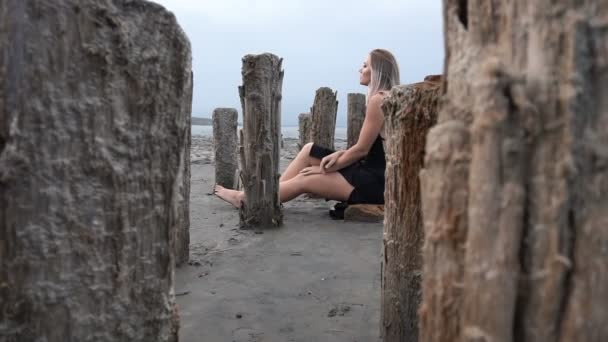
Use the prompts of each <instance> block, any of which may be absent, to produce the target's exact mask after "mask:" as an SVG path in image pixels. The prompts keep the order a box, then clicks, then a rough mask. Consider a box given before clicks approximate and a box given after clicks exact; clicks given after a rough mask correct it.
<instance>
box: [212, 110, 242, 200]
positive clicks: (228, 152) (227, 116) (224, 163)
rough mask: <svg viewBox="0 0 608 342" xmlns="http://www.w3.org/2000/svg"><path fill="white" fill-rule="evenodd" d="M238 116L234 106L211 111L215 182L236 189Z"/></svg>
mask: <svg viewBox="0 0 608 342" xmlns="http://www.w3.org/2000/svg"><path fill="white" fill-rule="evenodd" d="M238 116H239V115H238V113H237V111H236V109H234V108H216V109H215V110H214V111H213V146H214V149H215V183H216V184H219V185H221V186H223V187H225V188H228V189H236V188H235V187H236V183H237V182H236V177H237V174H236V172H237V169H238V152H237V149H238V148H237V145H238V136H237V132H236V128H237V124H238Z"/></svg>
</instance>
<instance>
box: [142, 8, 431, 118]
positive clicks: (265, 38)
mask: <svg viewBox="0 0 608 342" xmlns="http://www.w3.org/2000/svg"><path fill="white" fill-rule="evenodd" d="M153 1H155V2H158V3H160V4H162V5H164V6H165V7H166V8H167V9H169V10H170V11H172V12H173V13H174V14H175V15H176V17H177V20H178V21H179V23H180V25H181V26H182V28H183V29H184V30H185V31H186V34H187V35H188V37H189V38H190V42H191V44H192V57H193V69H194V79H195V81H194V102H193V108H192V114H193V116H198V117H211V113H212V112H213V109H214V108H217V107H234V108H236V109H237V110H238V111H239V116H240V113H241V107H240V100H239V96H238V90H237V87H238V86H239V85H241V84H242V79H241V58H242V57H243V56H244V55H246V54H257V53H263V52H270V53H273V54H275V55H277V56H279V57H281V58H283V68H284V70H285V77H284V80H283V101H282V122H283V125H297V116H298V114H299V113H302V112H308V111H309V110H310V107H311V105H312V102H313V100H314V95H315V90H316V89H317V88H319V87H323V86H327V87H330V88H332V89H333V90H337V91H338V101H339V105H338V119H337V121H338V126H345V125H346V94H347V93H357V92H358V93H365V92H366V91H367V89H366V87H363V86H361V85H359V72H358V70H359V68H360V67H361V64H362V63H363V61H364V60H365V57H366V56H367V53H368V52H369V51H370V50H372V49H374V48H384V49H388V50H389V51H391V52H392V53H393V54H394V55H395V57H396V58H397V61H398V62H399V65H400V69H401V83H411V82H416V81H419V80H422V78H423V77H424V76H425V75H429V74H437V73H441V71H442V68H443V37H442V33H443V29H442V15H441V1H440V0H425V1H421V0H339V1H337V0H333V1H332V0H153Z"/></svg>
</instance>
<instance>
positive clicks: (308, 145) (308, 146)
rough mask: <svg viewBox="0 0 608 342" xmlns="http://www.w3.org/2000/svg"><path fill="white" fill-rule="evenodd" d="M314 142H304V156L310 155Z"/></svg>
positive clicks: (302, 152) (302, 153)
mask: <svg viewBox="0 0 608 342" xmlns="http://www.w3.org/2000/svg"><path fill="white" fill-rule="evenodd" d="M312 144H313V143H311V142H309V143H306V144H304V146H302V149H301V150H300V154H301V155H303V156H306V157H308V156H310V150H311V149H312Z"/></svg>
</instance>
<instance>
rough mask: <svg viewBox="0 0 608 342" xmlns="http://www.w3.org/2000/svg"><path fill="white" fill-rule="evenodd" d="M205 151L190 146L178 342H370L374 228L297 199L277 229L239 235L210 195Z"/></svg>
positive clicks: (196, 142)
mask: <svg viewBox="0 0 608 342" xmlns="http://www.w3.org/2000/svg"><path fill="white" fill-rule="evenodd" d="M292 140H293V139H286V140H285V145H284V149H283V151H282V154H281V155H282V161H281V162H282V167H283V168H284V167H285V166H286V165H287V163H288V162H289V160H290V159H291V158H293V156H295V153H297V146H296V144H295V140H293V141H292ZM210 144H211V141H210V139H209V138H207V137H193V146H192V155H191V156H192V178H191V196H190V201H191V202H190V215H191V217H190V219H191V228H190V234H191V247H190V259H191V261H190V264H189V265H186V266H182V267H181V268H179V269H177V270H176V287H175V292H176V295H177V303H178V305H179V311H180V322H181V329H180V341H185V342H194V341H197V342H198V341H211V342H215V341H218V342H221V341H238V342H240V341H250V342H256V341H260V342H261V341H302V342H310V341H350V342H352V341H360V342H361V341H379V340H380V339H379V319H380V252H381V239H382V224H379V223H376V224H370V223H352V222H344V221H333V220H331V219H330V217H329V215H328V209H329V207H330V206H331V205H332V204H333V203H334V202H326V201H325V200H320V199H308V198H305V197H302V196H301V197H300V198H298V199H296V200H294V201H291V202H289V203H286V204H285V206H284V211H283V213H284V225H283V227H281V228H279V229H273V230H263V231H255V230H241V229H239V228H238V212H237V211H236V209H234V208H232V207H231V206H230V205H229V204H228V203H226V202H224V201H222V200H220V199H218V198H217V197H215V196H213V195H212V194H211V192H212V187H213V178H214V166H213V156H212V148H211V145H210ZM341 144H343V142H340V141H338V142H337V145H338V147H341V146H340V145H341Z"/></svg>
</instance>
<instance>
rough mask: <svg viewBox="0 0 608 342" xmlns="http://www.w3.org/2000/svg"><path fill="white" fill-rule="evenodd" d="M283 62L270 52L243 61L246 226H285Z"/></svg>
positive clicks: (243, 223)
mask: <svg viewBox="0 0 608 342" xmlns="http://www.w3.org/2000/svg"><path fill="white" fill-rule="evenodd" d="M282 61H283V59H281V58H279V57H277V56H275V55H272V54H269V53H265V54H261V55H247V56H245V57H244V58H243V69H242V74H243V85H242V86H241V87H239V94H240V97H241V104H242V106H243V130H242V131H241V133H242V137H241V143H242V145H241V148H240V154H241V165H242V181H243V187H244V191H245V203H244V205H243V206H242V207H241V209H240V224H241V226H242V227H261V228H265V227H277V226H280V225H281V224H282V223H283V215H282V213H281V207H280V205H281V203H280V201H279V152H280V148H279V136H280V134H281V96H282V95H281V89H282V85H283V70H281V65H282Z"/></svg>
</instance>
